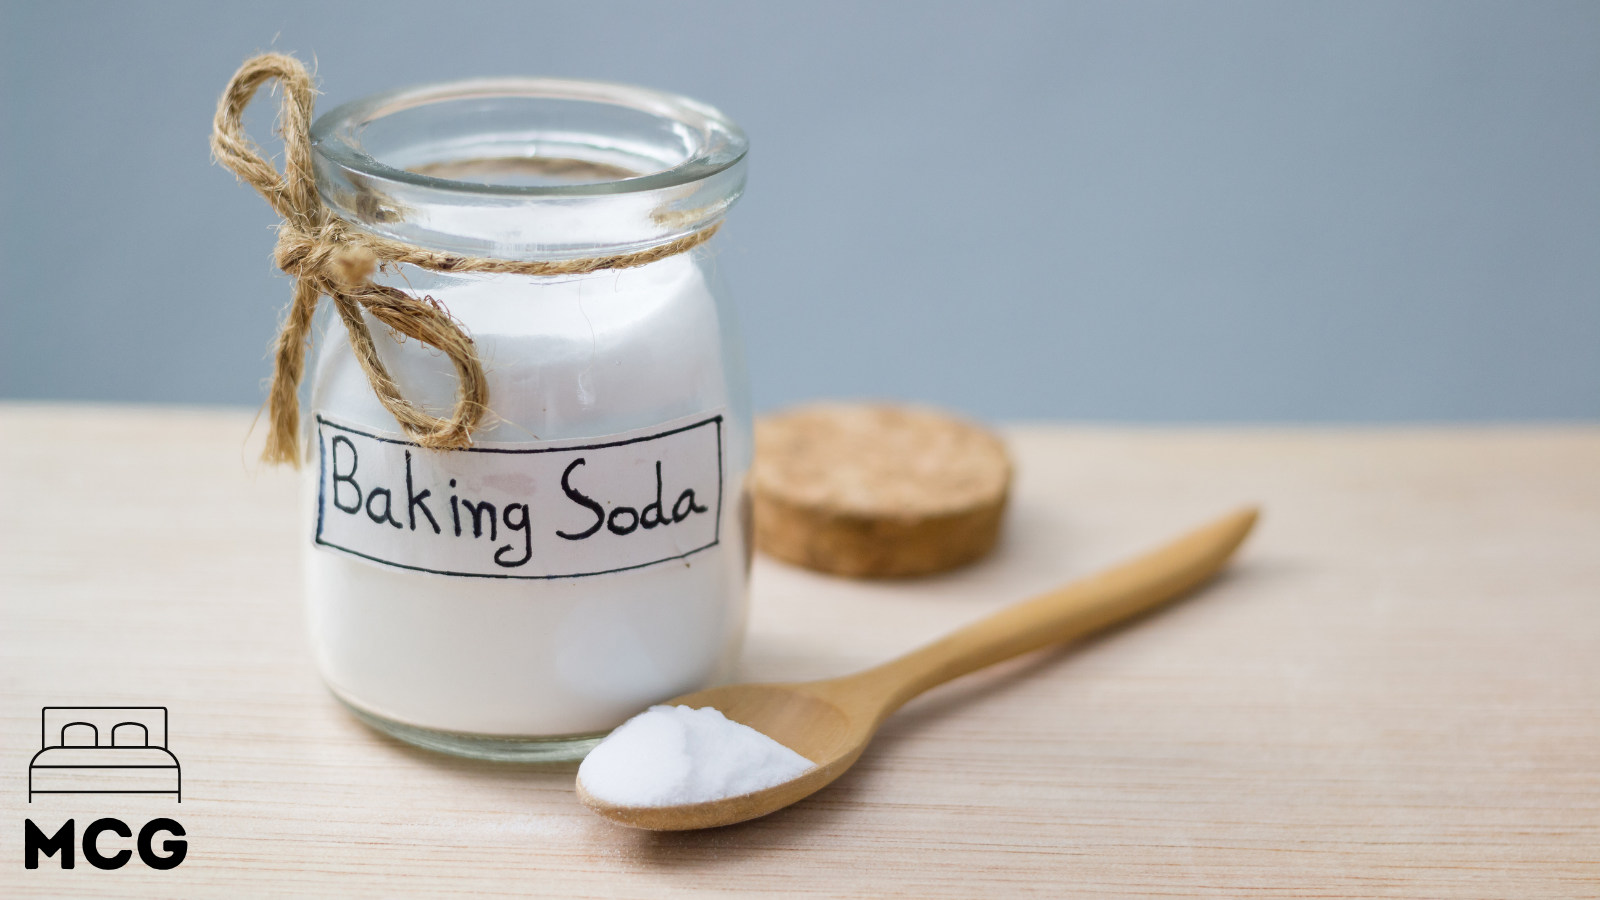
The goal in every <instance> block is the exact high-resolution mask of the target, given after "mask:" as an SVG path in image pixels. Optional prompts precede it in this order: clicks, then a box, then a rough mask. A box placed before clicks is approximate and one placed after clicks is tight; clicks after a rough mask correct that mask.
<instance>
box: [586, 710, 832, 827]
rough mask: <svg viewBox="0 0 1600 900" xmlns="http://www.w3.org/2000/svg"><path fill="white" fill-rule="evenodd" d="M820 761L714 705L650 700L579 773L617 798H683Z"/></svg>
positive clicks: (640, 801) (758, 786)
mask: <svg viewBox="0 0 1600 900" xmlns="http://www.w3.org/2000/svg"><path fill="white" fill-rule="evenodd" d="M815 767H816V766H815V765H814V764H813V763H812V762H811V760H809V759H806V758H805V757H804V756H801V755H800V754H798V753H796V752H794V751H793V750H790V749H789V748H788V747H785V746H784V745H783V744H780V743H778V742H777V741H775V740H773V739H772V738H770V737H768V736H766V735H764V734H762V733H761V732H759V731H757V730H755V729H754V728H751V727H749V726H748V725H741V724H739V723H738V722H734V721H731V720H729V719H728V718H727V717H726V716H724V715H723V714H722V713H721V711H719V710H716V709H713V708H712V707H709V706H707V707H702V708H700V709H694V708H691V707H688V706H652V707H650V709H648V710H646V711H645V712H642V713H640V714H639V715H637V716H634V717H633V718H631V719H629V720H628V721H627V722H625V723H624V724H623V725H622V727H620V728H618V729H617V730H616V731H614V732H612V733H611V736H610V737H608V738H606V739H605V740H604V741H601V742H600V746H598V747H596V748H594V750H593V751H591V752H590V753H589V755H588V756H587V757H585V758H584V760H583V764H582V765H580V766H579V767H578V781H579V782H580V783H581V784H582V785H583V789H584V790H585V791H587V792H588V793H589V796H591V797H594V798H595V799H597V800H601V801H604V802H606V803H611V804H614V805H616V806H634V807H639V806H680V805H683V804H687V803H704V802H707V801H710V800H721V799H724V798H727V797H737V796H739V795H740V794H748V793H751V792H753V791H759V790H763V789H765V788H769V787H773V786H775V785H779V784H783V783H784V782H786V781H791V780H793V779H795V778H798V777H799V776H801V775H804V774H805V773H806V772H808V771H810V770H811V769H813V768H815Z"/></svg>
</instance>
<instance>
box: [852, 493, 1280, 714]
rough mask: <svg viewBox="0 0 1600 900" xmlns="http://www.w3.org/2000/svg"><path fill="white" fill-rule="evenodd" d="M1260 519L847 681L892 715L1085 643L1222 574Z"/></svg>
mask: <svg viewBox="0 0 1600 900" xmlns="http://www.w3.org/2000/svg"><path fill="white" fill-rule="evenodd" d="M1255 521H1256V510H1255V508H1254V507H1247V508H1243V509H1240V510H1238V511H1236V512H1233V513H1231V514H1229V515H1226V516H1223V517H1222V518H1220V519H1218V520H1216V521H1215V522H1212V523H1210V524H1208V525H1205V526H1203V527H1201V528H1198V529H1196V530H1194V531H1191V532H1189V533H1188V534H1186V535H1184V536H1182V537H1180V538H1178V539H1177V540H1175V541H1173V542H1171V543H1169V544H1167V545H1166V546H1164V547H1161V548H1160V549H1158V550H1155V551H1153V552H1151V553H1147V554H1145V555H1143V556H1140V557H1138V558H1136V559H1133V560H1130V561H1128V562H1125V563H1123V564H1121V565H1119V566H1116V567H1115V568H1111V569H1107V570H1105V571H1103V572H1100V573H1098V574H1096V575H1091V576H1090V577H1088V578H1085V579H1083V580H1081V581H1076V582H1073V583H1072V584H1069V585H1066V586H1065V587H1060V588H1057V589H1055V590H1053V591H1050V592H1049V593H1046V594H1043V595H1040V596H1038V597H1035V598H1033V599H1032V600H1025V601H1023V602H1021V603H1018V604H1016V605H1014V606H1009V607H1007V608H1005V609H1003V610H1001V611H1000V612H998V613H995V614H994V615H992V616H990V617H988V618H987V619H983V620H981V621H979V622H975V623H973V624H971V625H968V626H967V627H965V628H963V629H961V630H960V631H957V632H955V633H954V634H951V635H949V636H947V637H945V638H942V639H940V640H938V641H935V642H934V643H932V644H929V645H927V646H926V647H923V648H921V649H918V650H914V651H912V652H911V653H908V654H906V655H905V656H902V657H900V658H898V659H895V660H891V661H889V662H887V663H885V664H883V665H881V666H878V667H876V668H873V669H868V670H867V671H865V672H862V673H860V674H858V675H855V676H851V677H850V678H848V679H845V680H846V681H848V682H850V690H851V691H852V692H863V693H869V694H873V695H877V696H879V697H882V698H883V700H884V706H883V711H882V715H884V716H887V715H888V714H889V713H891V712H893V711H895V710H896V709H899V708H900V706H901V705H903V704H904V703H905V702H906V701H908V700H910V699H911V698H913V697H915V696H917V695H918V694H920V693H922V692H923V691H926V690H928V689H929V688H932V687H935V686H937V685H940V684H944V683H945V682H946V681H949V680H951V679H952V678H959V677H960V676H962V675H966V674H968V673H969V672H975V671H977V670H978V669H981V668H983V667H985V666H990V665H993V664H995V663H997V662H1001V661H1002V660H1007V659H1010V658H1011V657H1013V656H1018V655H1021V654H1023V653H1027V652H1028V651H1030V650H1039V649H1042V648H1044V647H1048V646H1050V645H1051V644H1057V643H1063V642H1066V641H1070V640H1075V639H1077V638H1081V637H1084V636H1086V635H1089V634H1092V633H1094V632H1096V631H1099V630H1100V629H1102V628H1107V627H1110V626H1112V625H1115V624H1117V623H1119V622H1122V621H1125V620H1127V619H1130V618H1133V617H1134V616H1137V615H1139V614H1141V613H1144V612H1148V611H1149V610H1152V609H1154V608H1156V607H1158V606H1160V605H1162V604H1164V603H1166V602H1168V601H1170V600H1174V599H1176V598H1177V597H1179V596H1181V595H1183V594H1185V593H1187V592H1188V591H1190V590H1192V589H1194V588H1196V587H1198V586H1199V585H1200V584H1202V583H1203V582H1205V581H1206V580H1207V579H1209V578H1210V577H1211V576H1212V575H1214V574H1216V572H1217V570H1219V569H1221V568H1222V567H1223V565H1224V564H1225V563H1227V561H1228V558H1229V557H1230V556H1232V555H1233V551H1234V550H1235V549H1236V548H1238V546H1239V545H1240V544H1241V543H1242V542H1243V541H1244V539H1245V536H1246V535H1248V534H1249V533H1250V529H1251V527H1252V526H1254V525H1255ZM841 686H842V685H841Z"/></svg>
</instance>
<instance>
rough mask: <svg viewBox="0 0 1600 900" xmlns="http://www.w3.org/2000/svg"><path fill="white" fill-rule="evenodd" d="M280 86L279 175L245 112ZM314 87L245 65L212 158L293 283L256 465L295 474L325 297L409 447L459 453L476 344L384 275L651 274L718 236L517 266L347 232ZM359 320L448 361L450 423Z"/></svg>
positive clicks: (269, 64) (475, 383)
mask: <svg viewBox="0 0 1600 900" xmlns="http://www.w3.org/2000/svg"><path fill="white" fill-rule="evenodd" d="M274 80H276V81H277V82H278V84H279V86H280V87H281V89H282V92H283V100H282V104H281V107H280V110H279V117H278V134H279V135H280V136H281V137H282V138H283V144H284V166H283V171H282V172H281V173H280V172H279V171H278V170H277V168H275V167H274V166H273V165H272V163H271V162H269V161H268V160H267V159H266V158H265V157H264V156H263V155H262V151H261V148H260V147H258V146H257V145H256V143H255V142H254V141H252V140H251V139H250V137H249V135H247V134H245V131H244V123H243V116H244V110H245V107H247V106H249V105H250V101H251V100H252V99H254V98H255V94H256V91H257V90H258V89H259V88H260V87H261V86H262V85H264V84H266V83H267V82H269V81H274ZM316 93H317V91H316V85H315V83H314V82H313V81H312V79H311V75H310V74H309V73H308V72H307V71H306V68H305V66H303V65H301V63H300V61H299V60H298V59H295V58H294V57H292V56H286V55H284V54H281V53H267V54H262V55H261V56H257V57H255V58H254V59H251V60H248V61H247V62H245V64H244V65H242V66H240V67H239V71H237V72H235V73H234V75H233V78H232V79H231V80H230V81H229V82H228V87H227V90H225V91H223V94H222V98H221V99H220V100H218V101H217V115H216V119H215V120H214V122H213V123H212V130H211V152H212V155H213V156H214V157H215V158H216V160H217V161H218V162H220V163H222V164H223V165H224V166H227V167H228V168H229V169H230V170H232V171H233V173H234V174H235V175H238V176H239V178H240V180H242V181H245V182H247V183H248V184H249V185H250V186H251V187H253V188H255V189H256V190H257V191H259V192H260V193H261V196H263V197H265V198H266V200H267V203H268V204H270V205H271V206H272V209H273V211H275V212H276V213H277V214H278V215H279V216H281V217H283V224H281V225H280V226H279V227H278V246H277V249H276V252H275V254H274V260H275V262H276V263H277V265H278V268H280V269H282V270H283V271H284V272H285V273H287V274H289V275H292V276H294V280H295V281H294V293H293V299H292V300H291V302H290V305H289V309H288V313H287V315H286V316H285V317H284V321H283V326H282V328H281V329H280V330H279V332H278V337H277V341H276V343H275V345H274V349H273V365H272V387H271V390H270V392H269V394H268V399H267V407H268V413H269V417H270V426H269V431H268V434H267V446H266V449H265V450H264V451H263V452H262V458H263V459H265V460H267V461H268V462H275V463H285V462H286V463H289V464H291V465H296V466H297V465H299V463H300V439H299V431H300V399H299V394H300V379H301V376H302V374H303V373H304V371H305V355H306V348H307V346H308V344H309V341H310V336H311V323H312V318H313V316H314V315H315V313H316V310H317V302H318V300H319V299H320V298H321V297H322V296H323V295H327V296H328V297H329V298H330V299H331V300H332V301H333V306H334V309H335V310H337V311H338V313H339V318H340V319H342V320H343V321H344V326H345V331H346V332H348V333H349V336H350V346H351V348H352V349H353V350H354V351H355V356H356V360H357V361H358V362H359V363H360V364H361V369H362V371H364V372H365V373H366V375H367V380H368V381H369V382H371V384H372V390H373V392H374V393H376V394H377V397H378V400H379V401H381V402H382V403H383V406H384V408H385V409H387V410H388V411H389V412H390V413H391V414H392V415H393V416H394V417H395V420H396V421H398V422H399V423H400V426H401V427H402V428H403V429H405V431H406V433H407V434H408V435H409V436H410V437H411V439H412V440H414V441H416V442H417V443H418V444H420V445H421V446H423V447H428V448H431V449H454V448H460V447H466V446H468V445H470V444H471V442H472V429H473V428H474V427H476V426H477V424H478V423H479V421H480V420H481V419H482V418H483V416H484V415H485V413H486V412H487V411H488V404H489V386H488V382H487V380H486V378H485V376H484V371H483V363H482V362H481V361H480V360H479V359H478V353H477V350H476V349H475V348H474V347H473V344H472V338H470V337H468V336H467V334H466V333H465V332H464V331H462V330H461V328H460V326H458V325H457V324H456V323H455V322H454V321H453V320H452V319H451V318H450V316H449V315H448V314H447V313H446V312H445V311H444V310H442V309H441V308H439V306H438V305H437V304H435V303H434V302H433V301H432V299H431V298H427V297H423V298H417V297H413V296H411V295H410V294H407V293H406V292H404V291H401V290H398V289H396V288H392V287H387V286H384V285H380V284H377V283H375V282H373V280H372V276H373V275H374V274H376V273H377V271H378V269H379V268H380V267H382V266H385V265H387V264H399V263H406V264H410V265H414V266H419V267H421V268H425V269H430V270H433V271H436V272H481V273H494V274H511V275H581V274H586V273H589V272H598V271H602V270H604V269H626V268H632V267H635V266H644V265H649V264H650V263H653V262H656V261H658V260H662V259H666V258H667V257H670V256H676V255H677V254H679V253H683V252H685V251H688V250H690V249H693V248H694V247H697V246H699V245H700V244H703V243H705V242H706V241H707V240H709V239H710V238H711V236H712V235H713V234H715V233H716V231H717V228H718V227H719V225H717V224H713V225H711V226H709V227H707V228H704V229H701V230H700V231H697V232H694V233H693V234H689V235H686V236H684V237H681V238H678V239H677V240H674V241H670V242H668V243H665V244H661V245H658V246H655V247H651V248H649V249H646V250H641V251H638V252H635V253H624V254H619V255H615V256H599V257H586V258H583V259H569V260H540V261H524V260H509V259H496V258H493V257H477V256H458V255H455V254H450V253H441V252H438V251H435V250H429V249H427V248H424V247H418V246H415V245H413V244H407V243H404V242H402V241H396V240H392V239H389V238H384V237H380V236H378V235H375V234H371V233H368V232H365V231H361V230H358V229H356V228H354V227H351V226H350V225H349V224H347V223H346V222H345V221H344V220H343V219H341V218H339V217H338V216H336V215H334V214H333V213H332V212H331V211H329V210H328V208H327V207H326V206H324V205H323V204H322V199H321V197H319V196H318V195H317V187H316V178H315V175H314V172H313V169H312V158H311V119H312V111H313V109H314V107H315V103H316ZM363 310H364V311H365V312H366V313H368V314H370V315H371V316H372V317H373V318H375V319H377V320H378V321H379V322H381V323H383V324H384V325H385V326H387V327H388V328H389V329H390V330H391V331H392V332H393V333H394V334H395V335H398V336H404V337H410V338H415V339H416V340H418V341H420V342H422V343H424V344H427V345H429V346H431V347H434V348H436V349H438V350H439V351H440V352H442V353H443V354H444V355H445V356H447V357H449V359H450V362H451V363H452V364H454V366H455V370H456V381H457V384H456V399H455V406H454V407H453V408H452V409H451V411H450V415H449V416H448V417H439V416H434V415H431V414H429V413H428V412H426V411H424V410H423V409H422V408H421V407H419V406H417V405H416V404H414V403H412V402H411V401H409V400H407V399H406V398H405V397H404V396H403V395H402V394H401V393H400V387H399V385H397V384H396V383H395V381H394V378H393V377H392V376H390V374H389V370H388V369H387V368H385V366H384V364H383V361H382V360H381V359H379V358H378V350H377V347H376V345H375V344H374V343H373V339H372V332H371V331H370V330H369V329H368V328H367V323H366V320H365V319H364V318H363V316H362V312H363Z"/></svg>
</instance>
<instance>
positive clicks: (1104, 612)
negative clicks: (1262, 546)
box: [577, 508, 1257, 831]
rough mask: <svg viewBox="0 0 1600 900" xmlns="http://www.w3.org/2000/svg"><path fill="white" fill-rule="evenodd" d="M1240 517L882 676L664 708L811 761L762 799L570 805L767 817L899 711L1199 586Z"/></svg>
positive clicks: (660, 818) (670, 826) (664, 816)
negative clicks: (717, 715) (715, 720)
mask: <svg viewBox="0 0 1600 900" xmlns="http://www.w3.org/2000/svg"><path fill="white" fill-rule="evenodd" d="M1256 515H1257V513H1256V510H1255V509H1254V508H1246V509H1241V510H1239V511H1237V512H1234V513H1232V514H1230V515H1228V516H1224V517H1222V518H1221V519H1218V520H1216V521H1214V522H1212V523H1211V524H1209V525H1206V526H1203V527H1201V528H1199V529H1196V530H1195V531H1192V532H1190V533H1188V534H1186V535H1184V536H1182V537H1180V538H1178V539H1177V540H1175V541H1173V542H1171V543H1169V544H1167V545H1166V546H1164V547H1162V548H1160V549H1159V550H1156V551H1154V552H1152V553H1148V554H1146V555H1144V556H1141V557H1139V558H1137V559H1134V560H1132V561H1130V562H1127V563H1124V564H1122V565H1120V566H1117V567H1116V568H1113V569H1108V570H1106V571H1104V572H1101V573H1100V574H1098V575H1094V576H1091V577H1089V578H1086V579H1084V580H1082V581H1078V582H1074V583H1072V584H1069V585H1067V586H1066V587H1062V588H1058V589H1056V590H1054V591H1051V592H1049V593H1047V594H1044V595H1042V596H1039V597H1035V598H1034V599H1032V600H1028V601H1025V602H1023V603H1019V604H1016V605H1014V606H1010V607H1007V608H1006V609H1003V610H1001V611H1000V612H998V613H996V614H994V615H992V616H990V617H988V618H986V619H983V620H981V621H979V622H976V623H974V624H972V625H968V626H967V627H966V628H963V629H961V630H959V631H957V632H955V633H954V634H951V635H949V636H948V637H945V638H943V639H941V640H939V641H936V642H934V643H932V644H929V645H928V646H926V647H923V648H921V649H920V650H915V651H913V652H911V653H909V654H907V655H905V656H902V657H900V658H899V659H895V660H892V661H890V662H888V663H885V664H883V665H881V666H877V667H875V668H872V669H868V670H866V671H864V672H858V673H856V674H854V675H847V676H845V677H843V678H831V679H826V680H823V681H805V682H794V683H789V684H731V685H723V686H722V687H714V688H708V689H706V690H703V691H696V692H694V693H692V694H684V695H683V696H681V697H674V698H673V699H671V700H668V701H666V705H669V706H689V707H694V708H696V709H699V708H702V707H707V706H709V707H713V708H715V709H717V710H719V711H721V713H722V714H723V715H724V716H726V717H727V718H728V719H730V720H732V721H734V722H738V723H739V724H741V725H747V726H749V727H751V728H754V729H755V730H756V731H759V732H761V733H762V734H765V735H766V736H767V737H770V738H772V739H773V740H776V741H777V742H778V743H780V744H783V745H784V746H785V747H788V748H789V749H791V750H793V751H795V752H796V753H798V754H800V755H801V756H804V757H805V758H806V759H808V760H810V761H811V762H813V763H815V767H814V768H812V769H809V770H808V771H806V772H804V773H802V774H800V775H798V776H796V777H794V778H792V779H790V780H788V781H785V782H783V783H782V784H777V785H774V786H772V787H769V788H766V789H764V790H759V791H752V792H750V793H747V794H739V795H736V796H732V797H723V798H720V799H716V800H707V801H704V802H700V803H686V804H680V805H676V806H625V805H619V804H615V803H610V802H607V801H604V800H600V799H598V798H596V797H594V796H593V795H591V794H590V793H589V792H588V791H587V790H585V789H584V786H583V781H582V780H581V779H580V780H579V781H578V785H577V790H578V799H579V800H581V801H582V802H583V804H584V805H585V806H587V807H589V808H590V809H591V810H593V811H594V812H596V813H599V814H600V815H602V816H604V817H606V818H607V819H610V820H612V821H614V822H617V823H619V824H622V825H628V826H632V827H634V828H645V829H649V830H652V831H685V830H689V829H696V828H714V827H717V826H720V825H732V824H734V823H736V822H743V821H746V820H748V819H754V818H757V817H759V816H764V815H766V814H768V813H771V812H776V811H777V810H779V809H782V808H783V807H785V806H788V805H790V804H792V803H795V802H798V801H799V800H802V799H804V798H806V797H808V796H810V795H812V794H814V793H816V792H817V791H819V790H821V789H822V788H824V787H826V786H827V785H828V784H830V783H832V782H833V780H834V779H836V778H838V777H839V776H840V775H842V774H844V773H845V771H846V770H848V769H849V768H850V767H851V766H852V765H854V764H855V761H856V760H857V759H859V758H860V757H861V753H862V751H864V750H865V749H866V747H867V744H868V743H869V742H870V741H871V740H872V737H873V735H874V734H876V733H877V730H878V726H879V725H880V724H881V723H882V722H883V720H884V719H885V718H887V717H888V716H889V714H890V713H893V712H894V711H895V710H897V709H899V708H900V707H901V706H902V705H904V704H905V703H906V701H908V700H910V699H911V698H913V697H915V696H917V695H918V694H921V693H922V692H923V691H926V690H928V689H929V688H931V687H934V686H935V685H939V684H943V683H944V682H946V681H949V680H951V679H952V678H957V677H960V676H962V675H965V674H967V673H969V672H973V671H976V670H978V669H981V668H983V667H985V666H989V665H993V664H994V663H997V662H1000V661H1002V660H1005V659H1010V658H1011V657H1013V656H1017V655H1020V654H1022V653H1026V652H1028V651H1030V650H1039V649H1042V648H1044V647H1048V646H1050V645H1052V644H1058V643H1061V642H1064V641H1068V640H1074V639H1077V638H1081V637H1084V636H1085V635H1088V634H1091V633H1093V632H1096V631H1099V630H1101V629H1104V628H1107V627H1110V626H1112V625H1115V624H1117V623H1119V622H1123V621H1126V620H1128V619H1130V618H1133V617H1135V616H1138V615H1140V614H1143V613H1146V612H1149V611H1151V610H1153V609H1155V608H1156V607H1158V606H1161V605H1162V604H1164V603H1167V602H1168V601H1171V600H1173V599H1176V598H1177V597H1179V596H1182V595H1183V594H1185V593H1187V592H1188V591H1190V590H1192V589H1193V588H1195V587H1198V586H1199V585H1200V584H1202V583H1204V582H1205V581H1206V580H1207V579H1209V578H1210V577H1211V576H1212V575H1214V574H1215V573H1216V572H1217V571H1218V570H1220V569H1221V568H1222V566H1223V565H1224V564H1226V563H1227V561H1228V559H1229V557H1231V556H1232V555H1233V551H1234V550H1235V549H1237V548H1238V546H1239V545H1240V544H1241V543H1243V541H1244V539H1245V537H1246V536H1247V535H1248V534H1249V533H1250V529H1251V528H1252V527H1253V526H1254V525H1255V521H1256Z"/></svg>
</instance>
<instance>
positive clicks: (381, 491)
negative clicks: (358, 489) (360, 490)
mask: <svg viewBox="0 0 1600 900" xmlns="http://www.w3.org/2000/svg"><path fill="white" fill-rule="evenodd" d="M379 495H382V496H383V513H382V514H381V515H380V514H379V513H377V512H375V511H374V510H373V508H372V501H374V500H376V499H378V497H379ZM393 504H394V498H393V497H391V496H390V495H389V489H388V488H373V489H372V493H371V494H368V495H367V518H369V519H371V520H372V521H374V522H377V523H378V524H379V525H382V524H383V523H385V522H388V523H389V524H390V525H393V526H394V527H396V528H404V527H405V526H404V525H401V524H400V520H399V519H396V518H395V517H394V516H393V515H392V514H391V513H390V512H389V508H390V507H391V506H392V505H393Z"/></svg>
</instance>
